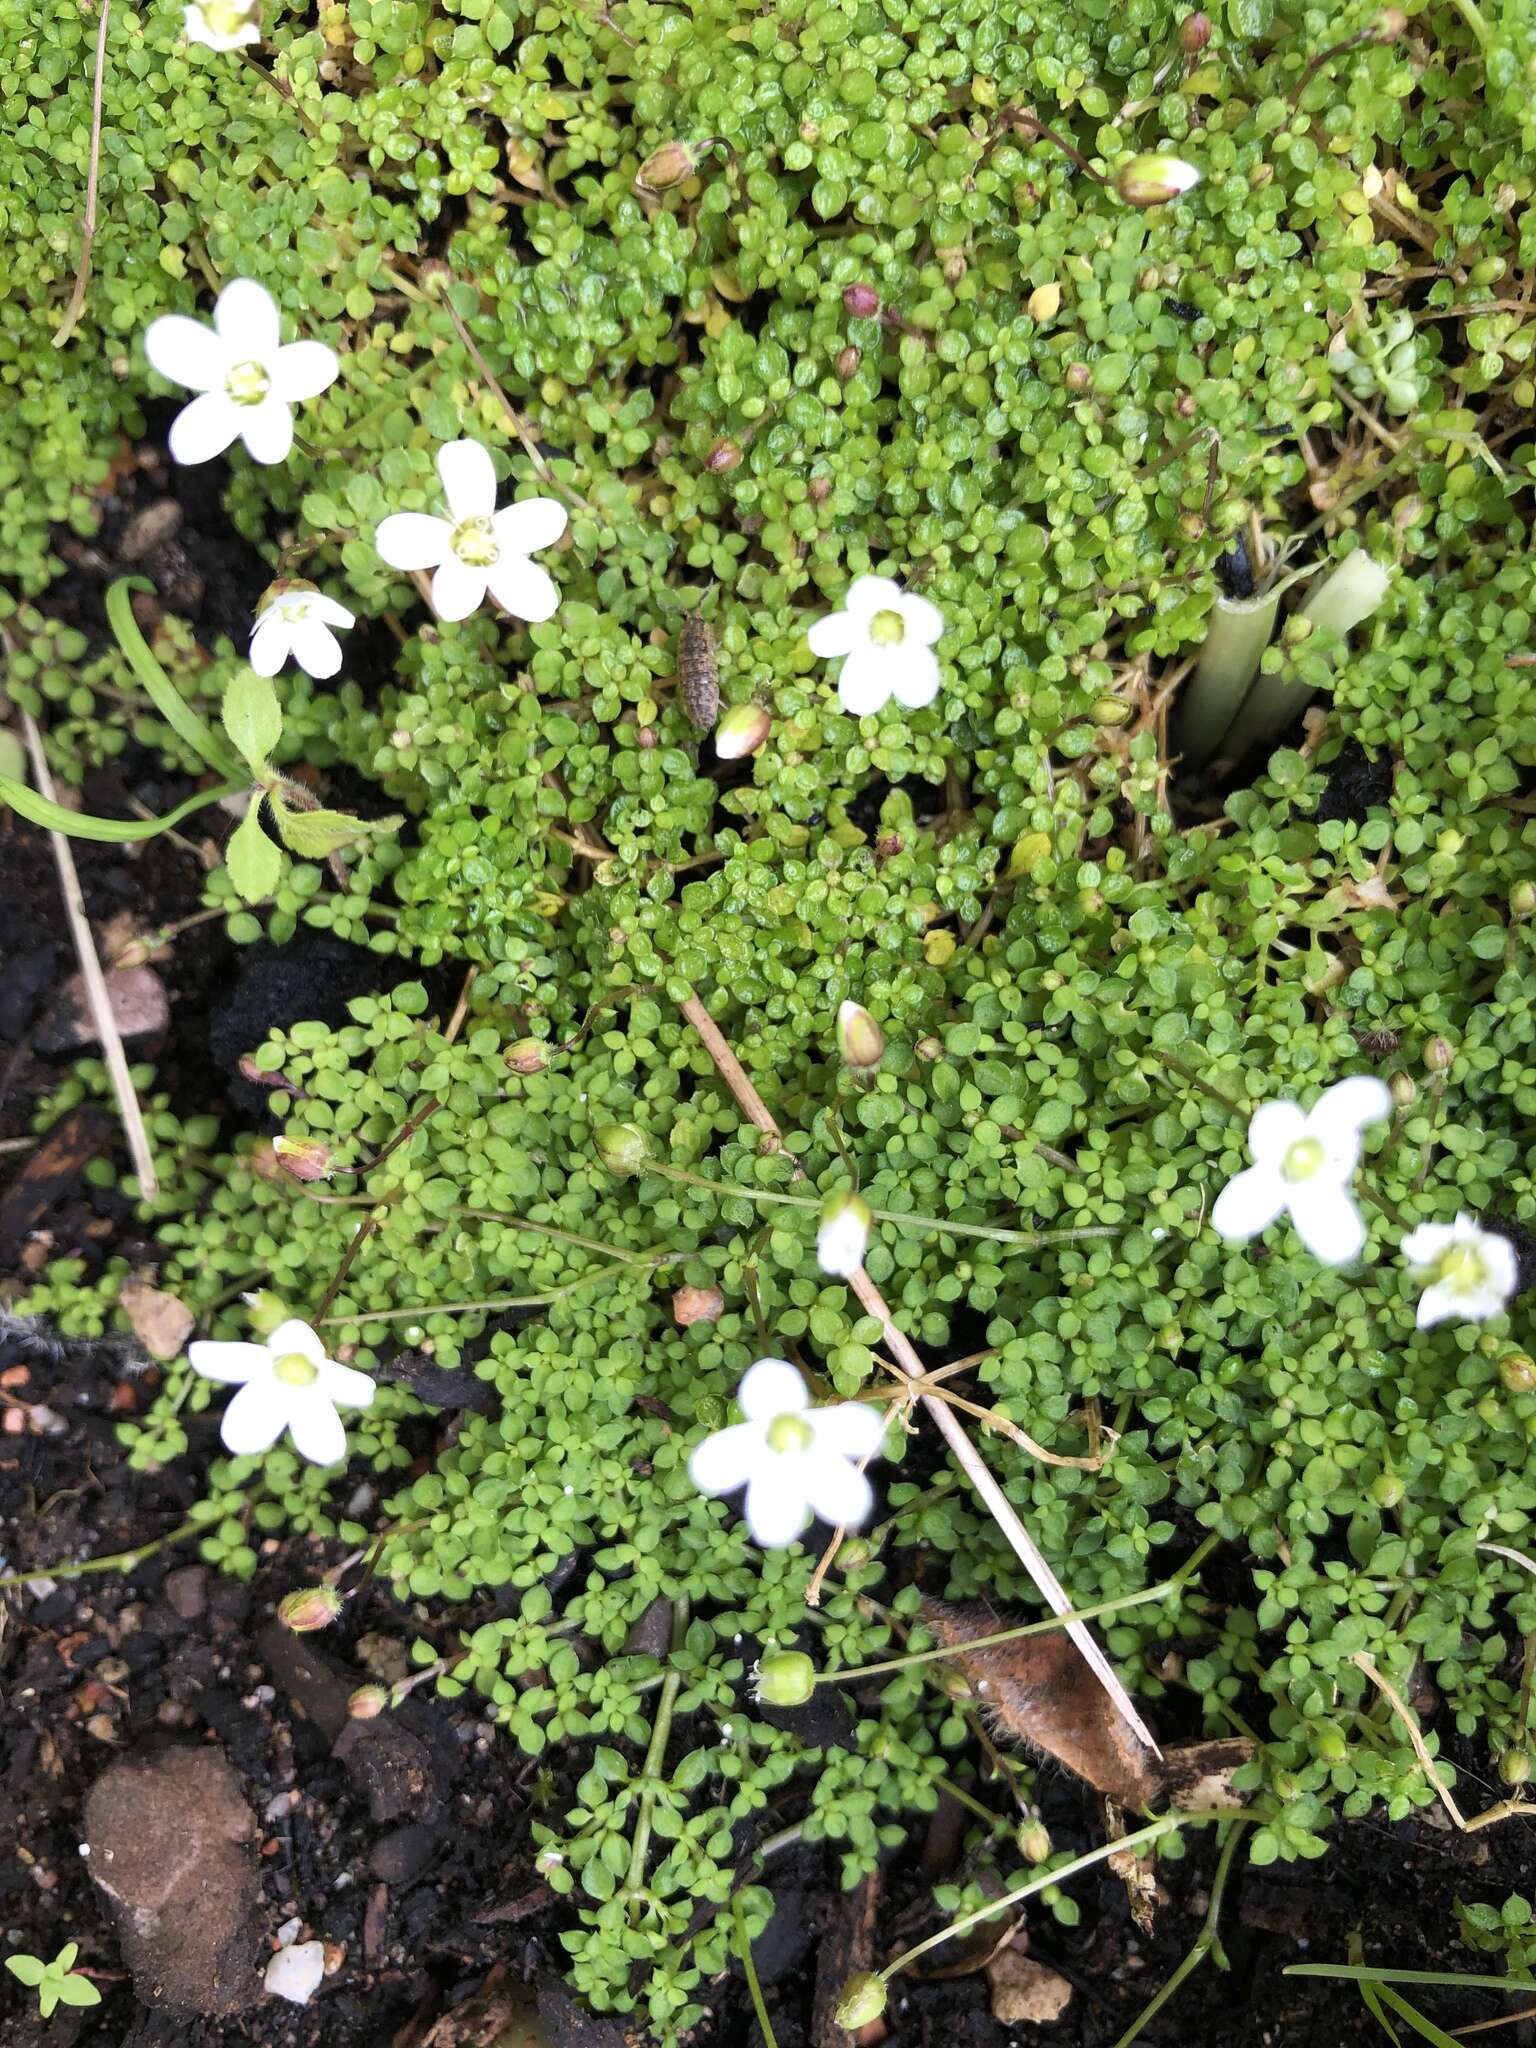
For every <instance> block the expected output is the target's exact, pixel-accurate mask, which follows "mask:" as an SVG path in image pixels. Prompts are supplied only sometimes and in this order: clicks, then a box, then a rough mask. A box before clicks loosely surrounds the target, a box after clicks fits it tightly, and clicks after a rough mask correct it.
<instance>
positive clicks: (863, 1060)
mask: <svg viewBox="0 0 1536 2048" xmlns="http://www.w3.org/2000/svg"><path fill="white" fill-rule="evenodd" d="M837 1050H838V1052H839V1054H840V1055H841V1057H842V1061H843V1064H844V1066H846V1067H848V1068H849V1069H850V1070H851V1071H852V1072H853V1073H855V1074H872V1073H873V1072H874V1071H875V1069H876V1067H878V1066H879V1064H880V1062H881V1060H882V1059H884V1057H885V1033H884V1032H883V1031H882V1030H881V1029H880V1026H879V1025H878V1024H877V1023H876V1022H875V1020H874V1018H873V1017H871V1015H870V1014H869V1012H868V1010H866V1009H865V1008H864V1006H863V1004H862V1003H843V1004H840V1005H839V1008H838V1012H837Z"/></svg>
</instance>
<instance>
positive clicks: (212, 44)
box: [182, 0, 261, 50]
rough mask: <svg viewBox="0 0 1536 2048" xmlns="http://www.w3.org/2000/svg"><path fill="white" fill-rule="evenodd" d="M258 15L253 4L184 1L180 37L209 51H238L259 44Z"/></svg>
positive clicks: (247, 0) (229, 0)
mask: <svg viewBox="0 0 1536 2048" xmlns="http://www.w3.org/2000/svg"><path fill="white" fill-rule="evenodd" d="M259 12H260V10H259V8H258V7H257V5H256V0H187V10H186V20H185V22H184V23H183V26H182V33H183V34H184V35H185V36H186V39H187V41H188V42H189V43H206V44H207V45H208V48H209V49H210V50H238V49H240V48H241V46H242V45H243V44H245V43H259V42H260V41H261V29H260V27H259V25H258V19H257V17H258V15H259Z"/></svg>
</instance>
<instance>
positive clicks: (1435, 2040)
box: [1361, 1984, 1461, 2048]
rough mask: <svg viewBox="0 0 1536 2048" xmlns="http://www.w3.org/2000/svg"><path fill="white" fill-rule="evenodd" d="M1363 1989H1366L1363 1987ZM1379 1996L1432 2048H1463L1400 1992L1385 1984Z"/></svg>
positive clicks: (1379, 1990) (1380, 1987) (1380, 1989)
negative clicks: (1426, 2017)
mask: <svg viewBox="0 0 1536 2048" xmlns="http://www.w3.org/2000/svg"><path fill="white" fill-rule="evenodd" d="M1361 1989H1362V1990H1363V1989H1364V1986H1363V1985H1362V1987H1361ZM1377 1996H1378V1997H1379V1998H1381V1999H1382V2000H1383V2001H1384V2002H1385V2003H1386V2004H1387V2005H1390V2006H1391V2008H1392V2010H1393V2011H1394V2012H1395V2013H1396V2014H1397V2016H1398V2018H1399V2019H1400V2020H1401V2021H1402V2022H1403V2023H1404V2025H1405V2026H1410V2027H1412V2029H1413V2031H1414V2032H1415V2033H1416V2034H1419V2035H1422V2037H1423V2038H1424V2039H1425V2040H1426V2041H1428V2042H1429V2043H1430V2044H1431V2048H1461V2043H1460V2042H1459V2041H1453V2040H1452V2039H1451V2036H1450V2035H1449V2034H1448V2033H1447V2032H1446V2031H1445V2029H1444V2027H1437V2026H1436V2025H1435V2023H1434V2021H1433V2020H1427V2019H1425V2017H1424V2015H1423V2013H1421V2012H1420V2011H1419V2009H1418V2007H1417V2006H1413V2005H1410V2004H1409V2003H1408V2001H1407V1999H1406V1998H1404V1997H1403V1995H1402V1993H1401V1992H1400V1991H1394V1990H1393V1989H1392V1988H1391V1986H1390V1985H1388V1984H1383V1985H1381V1986H1379V1987H1378V1991H1377Z"/></svg>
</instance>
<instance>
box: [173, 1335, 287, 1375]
mask: <svg viewBox="0 0 1536 2048" xmlns="http://www.w3.org/2000/svg"><path fill="white" fill-rule="evenodd" d="M271 1362H272V1361H271V1353H270V1352H269V1351H268V1350H267V1347H266V1345H265V1344H225V1343H221V1342H216V1341H215V1340H214V1339H212V1338H210V1337H200V1338H199V1339H198V1341H197V1342H196V1343H195V1344H189V1345H188V1346H187V1363H188V1364H189V1365H190V1366H191V1368H192V1370H193V1371H194V1372H200V1373H201V1374H202V1375H203V1378H204V1379H207V1380H222V1381H223V1382H224V1384H225V1385H226V1386H230V1387H243V1386H244V1385H245V1383H246V1381H247V1380H248V1379H251V1378H253V1377H254V1376H255V1375H256V1374H257V1373H259V1372H265V1371H266V1369H267V1367H268V1365H270V1364H271Z"/></svg>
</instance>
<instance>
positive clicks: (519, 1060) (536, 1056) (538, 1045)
mask: <svg viewBox="0 0 1536 2048" xmlns="http://www.w3.org/2000/svg"><path fill="white" fill-rule="evenodd" d="M501 1063H502V1065H503V1066H504V1067H506V1068H507V1069H508V1071H509V1072H511V1073H514V1074H542V1073H543V1071H544V1069H545V1068H546V1067H547V1066H548V1065H549V1047H548V1046H547V1045H546V1044H545V1043H544V1041H543V1039H542V1038H519V1039H518V1040H517V1041H516V1042H515V1044H512V1045H509V1046H508V1047H507V1049H506V1051H505V1052H504V1053H503V1054H502V1056H501Z"/></svg>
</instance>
